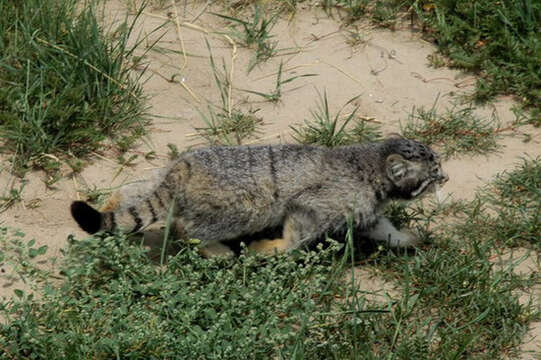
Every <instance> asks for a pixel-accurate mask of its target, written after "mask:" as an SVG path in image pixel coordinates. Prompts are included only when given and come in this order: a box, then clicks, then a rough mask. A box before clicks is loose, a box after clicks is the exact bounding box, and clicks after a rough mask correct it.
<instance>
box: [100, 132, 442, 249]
mask: <svg viewBox="0 0 541 360" xmlns="http://www.w3.org/2000/svg"><path fill="white" fill-rule="evenodd" d="M154 181H155V182H154V183H153V184H150V185H146V186H144V187H142V188H143V190H142V191H141V193H140V194H137V193H136V192H135V193H134V191H133V188H131V189H130V190H129V192H130V194H129V195H126V194H124V196H123V201H122V203H121V204H119V206H118V209H114V211H112V213H114V214H113V215H107V214H110V213H111V211H109V212H105V213H102V218H103V219H104V220H103V221H102V229H104V230H111V227H112V223H111V221H109V220H107V219H110V218H114V223H115V224H116V225H117V226H118V227H120V228H122V229H124V230H125V231H131V230H138V229H139V226H137V224H138V223H140V225H141V226H142V227H144V226H147V225H149V224H150V223H151V222H153V219H152V218H154V220H156V219H164V218H165V216H166V214H167V212H168V210H169V207H170V206H173V207H174V209H173V214H174V215H173V217H174V219H175V221H176V224H177V228H178V229H179V230H180V231H181V232H182V233H183V234H184V236H185V237H187V238H196V239H200V240H201V241H202V243H203V244H207V245H210V244H213V243H217V242H219V241H227V240H230V239H234V238H237V237H239V236H245V235H250V234H253V233H257V232H260V231H262V230H264V229H266V228H271V227H277V226H283V227H284V231H283V238H281V239H276V240H272V241H271V240H266V241H263V242H259V243H256V244H254V246H253V249H254V250H256V251H262V252H270V251H273V250H274V249H277V250H281V251H283V250H289V249H293V248H296V247H299V246H300V245H302V244H306V243H308V242H310V241H312V240H314V239H316V238H318V237H319V236H320V235H322V234H324V233H325V232H330V231H333V230H336V229H340V228H343V227H344V225H345V223H346V221H347V219H348V218H349V217H351V218H352V219H353V221H354V222H355V225H356V227H357V228H360V229H364V230H365V232H366V233H367V234H368V235H369V236H371V235H372V237H374V238H376V239H377V240H387V241H388V242H389V243H390V244H391V245H393V246H411V245H414V242H415V241H414V239H413V238H412V235H411V234H404V233H400V232H398V230H396V229H394V228H393V229H389V224H390V223H388V221H385V220H383V218H381V216H380V215H379V214H380V211H381V210H382V208H383V207H384V206H385V204H386V203H387V202H388V201H389V200H390V199H410V198H413V197H417V196H419V195H421V194H422V193H424V192H426V191H428V190H429V189H431V188H432V187H433V184H436V183H443V182H445V181H447V175H445V174H444V173H443V171H442V170H441V165H440V161H439V156H438V155H437V154H436V153H435V152H434V151H432V150H431V149H430V148H428V147H427V146H425V145H423V144H421V143H419V142H416V141H412V140H407V139H403V138H389V139H387V140H385V141H383V142H375V143H368V144H363V145H354V146H343V147H336V148H325V147H319V146H309V145H266V146H236V147H209V148H204V149H198V150H194V151H189V152H186V153H183V154H182V155H181V156H180V157H179V158H178V159H177V160H175V161H173V162H172V163H171V164H170V165H169V167H168V168H167V169H166V170H164V171H162V172H160V173H159V175H158V176H156V177H155V178H154ZM416 191H418V193H416ZM141 194H144V195H143V196H142V195H141ZM378 224H379V225H378ZM399 234H400V235H399ZM385 237H387V238H386V239H385ZM391 237H393V239H391ZM401 237H402V238H401Z"/></svg>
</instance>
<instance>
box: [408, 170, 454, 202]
mask: <svg viewBox="0 0 541 360" xmlns="http://www.w3.org/2000/svg"><path fill="white" fill-rule="evenodd" d="M447 181H449V176H447V174H445V173H443V174H442V175H441V176H439V177H437V178H432V177H429V178H427V179H425V180H423V181H422V182H421V183H420V184H419V186H418V187H417V189H415V190H413V191H412V192H411V197H412V198H415V197H418V196H419V195H422V194H423V193H427V192H433V193H434V194H436V198H438V201H439V198H441V193H440V186H441V185H443V184H445V183H446V182H447Z"/></svg>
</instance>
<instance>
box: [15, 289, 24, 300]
mask: <svg viewBox="0 0 541 360" xmlns="http://www.w3.org/2000/svg"><path fill="white" fill-rule="evenodd" d="M13 292H14V293H15V295H17V297H18V298H20V299H22V298H23V296H24V292H23V291H22V290H20V289H15V290H13Z"/></svg>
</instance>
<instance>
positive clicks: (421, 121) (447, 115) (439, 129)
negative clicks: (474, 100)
mask: <svg viewBox="0 0 541 360" xmlns="http://www.w3.org/2000/svg"><path fill="white" fill-rule="evenodd" d="M437 102H438V99H436V101H435V102H434V105H433V106H432V108H430V109H429V110H425V109H424V108H423V107H421V108H413V110H412V111H411V114H410V115H409V119H408V122H407V123H406V125H404V126H403V128H402V133H403V135H404V136H405V137H407V138H412V139H417V140H419V141H422V142H424V143H426V144H428V145H436V146H438V147H440V148H441V149H442V155H443V156H444V157H445V158H450V157H452V156H455V155H456V154H459V153H472V154H486V153H489V152H492V151H495V150H496V149H497V148H498V143H497V142H496V140H497V138H498V136H499V133H500V132H501V131H502V130H501V129H500V128H499V126H498V120H497V118H496V115H495V114H493V115H492V118H490V119H483V118H480V117H479V116H477V115H476V114H475V113H474V108H473V106H466V107H463V108H458V107H457V106H453V107H452V108H447V109H445V111H444V112H443V113H441V112H438V110H437Z"/></svg>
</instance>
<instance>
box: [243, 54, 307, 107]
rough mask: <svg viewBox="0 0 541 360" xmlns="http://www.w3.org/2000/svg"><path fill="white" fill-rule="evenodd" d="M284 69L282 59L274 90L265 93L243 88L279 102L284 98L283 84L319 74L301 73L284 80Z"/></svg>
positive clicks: (268, 99) (271, 100)
mask: <svg viewBox="0 0 541 360" xmlns="http://www.w3.org/2000/svg"><path fill="white" fill-rule="evenodd" d="M282 69H283V62H282V61H280V66H279V67H278V73H277V74H276V83H275V88H274V90H273V91H272V92H270V93H263V92H260V91H254V90H243V91H246V92H248V93H251V94H255V95H258V96H261V97H262V98H264V99H265V100H267V101H270V102H278V101H279V100H280V99H281V98H282V85H285V84H287V83H290V82H292V81H294V80H296V79H298V78H302V77H308V76H317V74H301V75H296V76H292V77H289V78H287V79H285V80H282Z"/></svg>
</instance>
